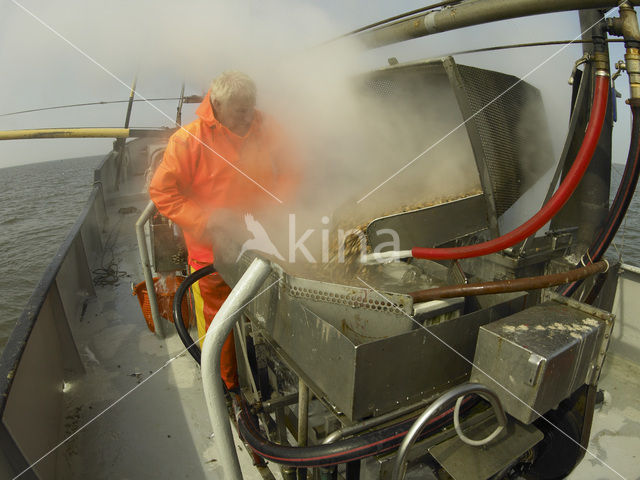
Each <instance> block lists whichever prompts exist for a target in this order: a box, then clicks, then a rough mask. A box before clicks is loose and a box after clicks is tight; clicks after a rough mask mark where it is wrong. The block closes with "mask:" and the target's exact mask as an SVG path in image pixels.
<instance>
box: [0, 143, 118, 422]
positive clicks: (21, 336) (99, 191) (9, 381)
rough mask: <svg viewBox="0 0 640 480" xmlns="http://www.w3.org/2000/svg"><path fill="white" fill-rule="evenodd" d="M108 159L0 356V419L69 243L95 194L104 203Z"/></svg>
mask: <svg viewBox="0 0 640 480" xmlns="http://www.w3.org/2000/svg"><path fill="white" fill-rule="evenodd" d="M112 158H114V156H113V152H109V153H108V154H106V155H105V156H104V158H103V160H102V161H101V162H100V163H99V164H98V166H97V167H96V168H95V169H94V182H93V187H92V190H91V192H90V193H89V197H88V198H87V201H86V203H85V205H84V207H83V209H82V211H81V212H80V214H79V216H78V218H77V219H76V221H75V223H74V224H73V225H72V226H71V228H70V229H69V232H68V233H67V235H66V236H65V238H64V240H63V241H62V243H61V245H60V247H59V248H58V250H57V252H56V254H55V255H54V257H53V260H52V261H51V263H49V265H48V266H47V268H46V269H45V271H44V273H43V274H42V277H40V280H39V281H38V283H37V285H36V287H35V289H34V291H33V293H32V294H31V296H30V297H29V300H28V301H27V304H26V305H25V307H24V309H23V311H22V313H21V314H20V317H19V318H18V320H17V322H16V324H15V326H14V327H13V330H12V331H11V335H10V336H9V339H8V340H7V343H6V344H5V346H4V349H3V350H2V353H1V354H0V419H1V418H2V417H3V416H4V411H5V407H6V404H7V400H8V398H9V394H10V392H11V387H12V385H13V380H14V378H15V374H16V371H17V369H18V367H19V365H20V360H21V359H22V354H23V353H24V350H25V348H26V346H27V343H28V341H29V337H30V336H31V332H32V331H33V329H34V327H35V325H36V322H37V320H38V318H39V316H40V312H41V310H42V307H43V305H44V303H45V301H46V298H47V295H48V294H49V291H50V290H51V288H52V287H53V286H54V284H55V281H56V278H57V276H58V273H59V271H60V268H61V267H62V265H63V263H64V261H65V260H66V258H67V254H68V253H69V251H70V249H71V247H72V245H73V243H74V242H75V241H76V239H77V238H78V236H79V235H81V234H82V227H83V226H84V224H85V221H86V219H87V216H88V215H89V213H90V212H91V209H92V208H93V207H94V205H95V204H96V202H97V201H98V200H99V195H102V196H103V198H102V200H103V201H104V190H103V186H102V179H101V178H100V173H101V170H102V169H103V167H104V166H105V164H106V163H107V162H108V161H109V160H110V159H112ZM87 260H89V259H87ZM89 263H91V262H89Z"/></svg>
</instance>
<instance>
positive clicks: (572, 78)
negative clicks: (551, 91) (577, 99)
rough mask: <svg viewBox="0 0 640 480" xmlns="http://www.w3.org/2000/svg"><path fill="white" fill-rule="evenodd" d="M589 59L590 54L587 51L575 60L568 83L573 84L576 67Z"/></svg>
mask: <svg viewBox="0 0 640 480" xmlns="http://www.w3.org/2000/svg"><path fill="white" fill-rule="evenodd" d="M590 61H591V54H590V53H589V52H587V53H585V54H584V55H583V56H582V57H580V58H579V59H578V60H576V63H575V64H574V66H573V70H572V71H571V76H570V77H569V85H573V81H574V79H575V77H576V72H577V71H578V67H579V66H580V65H583V64H585V63H587V62H590Z"/></svg>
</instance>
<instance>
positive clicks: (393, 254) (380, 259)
mask: <svg viewBox="0 0 640 480" xmlns="http://www.w3.org/2000/svg"><path fill="white" fill-rule="evenodd" d="M410 257H411V250H391V251H389V252H377V253H367V254H365V255H362V256H361V257H360V263H366V264H369V263H376V262H377V263H387V262H392V261H394V260H400V259H401V258H410Z"/></svg>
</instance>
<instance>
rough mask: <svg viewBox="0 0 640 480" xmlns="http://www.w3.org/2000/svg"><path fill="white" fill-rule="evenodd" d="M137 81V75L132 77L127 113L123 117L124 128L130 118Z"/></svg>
mask: <svg viewBox="0 0 640 480" xmlns="http://www.w3.org/2000/svg"><path fill="white" fill-rule="evenodd" d="M137 83H138V75H136V76H135V77H134V78H133V83H132V84H131V92H129V103H128V104H127V114H126V115H125V117H124V128H129V120H131V109H132V108H133V97H135V95H136V85H137Z"/></svg>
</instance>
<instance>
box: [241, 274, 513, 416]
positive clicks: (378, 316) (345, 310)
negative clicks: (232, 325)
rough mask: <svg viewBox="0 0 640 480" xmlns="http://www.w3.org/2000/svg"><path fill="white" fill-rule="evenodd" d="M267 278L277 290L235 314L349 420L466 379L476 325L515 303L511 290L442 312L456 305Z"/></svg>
mask: <svg viewBox="0 0 640 480" xmlns="http://www.w3.org/2000/svg"><path fill="white" fill-rule="evenodd" d="M274 283H279V285H278V287H274V288H272V289H268V290H266V291H265V293H264V294H262V295H259V296H257V297H256V299H255V300H254V301H253V302H251V303H250V304H249V305H248V306H247V307H246V309H245V312H244V313H245V314H246V315H247V317H248V318H249V319H250V320H251V322H252V324H253V327H254V329H255V331H256V332H260V333H261V334H262V336H263V337H264V338H265V340H266V341H267V342H269V344H270V345H271V346H272V347H273V348H274V349H275V350H276V351H277V353H278V354H279V355H280V357H281V358H283V359H284V360H285V362H286V364H287V365H288V366H289V367H290V368H291V369H292V370H293V371H294V372H295V373H296V375H298V376H300V377H301V378H302V379H303V380H304V381H305V383H307V385H309V387H310V388H311V390H312V391H313V392H314V393H315V394H316V395H317V396H318V397H320V398H322V399H323V400H324V401H325V402H326V403H328V404H330V405H332V406H333V408H334V409H335V411H338V412H341V413H343V414H344V415H345V416H346V417H347V418H348V419H350V420H354V421H356V420H359V419H362V418H366V417H369V416H372V415H373V416H377V415H381V414H384V413H386V412H389V411H391V410H394V409H396V408H398V407H400V406H404V405H409V404H412V403H414V402H417V401H419V400H422V399H424V398H429V397H431V396H433V395H435V394H437V393H439V392H442V391H445V390H447V389H449V388H451V386H453V385H455V384H457V383H460V382H462V381H464V380H466V379H467V378H468V376H469V373H470V371H471V367H470V361H469V360H470V359H471V358H473V350H474V347H475V345H476V337H477V333H478V327H479V326H480V325H483V324H485V323H488V322H490V321H492V320H494V319H495V318H500V317H503V316H506V315H510V314H513V313H515V312H517V311H519V310H520V309H521V308H522V307H523V306H524V302H523V299H522V294H516V295H514V294H511V295H506V296H501V297H499V300H497V301H498V303H497V304H495V305H493V306H491V307H489V308H486V309H483V310H479V311H476V312H473V313H470V314H466V315H461V316H458V317H457V318H452V317H455V315H458V314H461V313H462V312H461V311H460V310H461V307H462V303H459V302H456V301H454V302H452V303H446V302H442V303H441V302H434V304H433V307H434V308H431V309H429V308H425V307H426V306H422V307H421V308H420V310H421V311H420V312H419V313H415V312H414V305H413V304H412V301H411V297H410V296H409V295H402V294H397V293H390V292H384V297H385V298H384V299H382V298H381V297H380V296H379V295H377V294H376V293H375V292H374V291H372V290H370V289H367V288H359V287H355V286H347V285H338V284H330V283H325V282H320V281H315V280H308V279H302V278H297V277H292V276H289V275H288V274H287V273H285V272H283V271H278V270H277V269H276V270H275V271H274V272H273V273H272V275H271V277H270V278H269V279H268V280H267V281H266V282H265V284H266V285H271V284H274ZM451 308H454V309H457V310H451ZM423 309H425V310H423ZM440 315H445V316H446V317H447V318H446V320H444V321H441V322H440V321H439V320H438V317H439V316H440ZM420 325H426V326H427V329H424V328H421V326H420ZM467 359H469V360H467Z"/></svg>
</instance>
